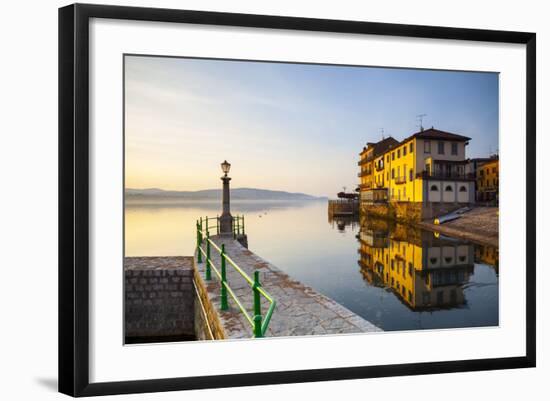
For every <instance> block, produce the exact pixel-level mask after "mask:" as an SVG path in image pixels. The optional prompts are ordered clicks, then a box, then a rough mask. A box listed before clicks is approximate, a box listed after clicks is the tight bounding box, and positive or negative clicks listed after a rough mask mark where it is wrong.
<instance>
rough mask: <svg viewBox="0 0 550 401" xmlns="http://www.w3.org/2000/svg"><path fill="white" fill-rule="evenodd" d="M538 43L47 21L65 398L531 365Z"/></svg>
mask: <svg viewBox="0 0 550 401" xmlns="http://www.w3.org/2000/svg"><path fill="white" fill-rule="evenodd" d="M535 85H536V71H535V34H534V33H526V32H509V31H489V30H477V29H464V28H448V27H434V26H415V25H397V24H391V23H371V22H362V21H340V20H321V19H309V18H295V17H282V16H265V15H244V14H232V13H218V12H204V11H185V10H169V9H153V8H137V7H118V6H102V5H86V4H75V5H70V6H67V7H64V8H61V9H60V10H59V390H60V391H61V392H62V393H65V394H69V395H72V396H93V395H104V394H120V393H137V392H156V391H172V390H186V389H200V388H215V387H230V386H250V385H262V384H278V383H292V382H311V381H322V380H342V379H353V378H371V377H381V376H397V375H418V374H432V373H444V372H462V371H480V370H490V369H511V368H528V367H533V366H535V360H536V358H535V355H536V352H535V274H536V261H535V241H536V238H535V231H536V230H535V221H536V220H535V191H536V189H535V131H536V127H535V109H536V107H535V98H536V96H535V90H536V88H535Z"/></svg>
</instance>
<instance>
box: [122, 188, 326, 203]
mask: <svg viewBox="0 0 550 401" xmlns="http://www.w3.org/2000/svg"><path fill="white" fill-rule="evenodd" d="M125 194H126V198H127V199H129V200H131V199H155V198H158V199H181V200H220V199H221V198H222V190H221V189H204V190H201V191H166V190H164V189H159V188H146V189H132V188H127V189H126V191H125ZM322 199H327V198H326V197H319V196H312V195H307V194H303V193H297V192H285V191H271V190H268V189H257V188H235V189H231V200H322Z"/></svg>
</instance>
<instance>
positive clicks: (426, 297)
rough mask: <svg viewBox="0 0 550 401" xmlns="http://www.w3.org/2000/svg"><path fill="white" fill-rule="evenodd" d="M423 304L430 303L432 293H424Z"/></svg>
mask: <svg viewBox="0 0 550 401" xmlns="http://www.w3.org/2000/svg"><path fill="white" fill-rule="evenodd" d="M422 303H423V304H425V305H426V304H429V303H430V293H429V292H428V291H424V292H423V293H422Z"/></svg>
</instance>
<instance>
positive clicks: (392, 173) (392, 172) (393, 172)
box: [391, 168, 395, 180]
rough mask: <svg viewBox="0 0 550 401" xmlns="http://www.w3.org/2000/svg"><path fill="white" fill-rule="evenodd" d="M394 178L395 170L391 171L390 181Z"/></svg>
mask: <svg viewBox="0 0 550 401" xmlns="http://www.w3.org/2000/svg"><path fill="white" fill-rule="evenodd" d="M394 178H395V169H394V168H392V169H391V179H392V180H393V179H394Z"/></svg>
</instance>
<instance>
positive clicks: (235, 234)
mask: <svg viewBox="0 0 550 401" xmlns="http://www.w3.org/2000/svg"><path fill="white" fill-rule="evenodd" d="M236 238H237V220H235V217H233V239H236Z"/></svg>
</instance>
